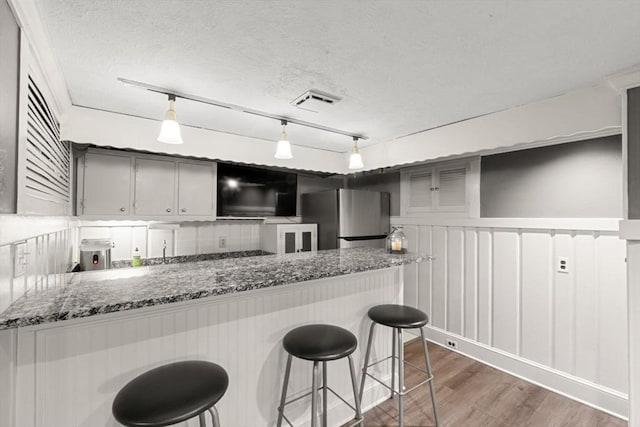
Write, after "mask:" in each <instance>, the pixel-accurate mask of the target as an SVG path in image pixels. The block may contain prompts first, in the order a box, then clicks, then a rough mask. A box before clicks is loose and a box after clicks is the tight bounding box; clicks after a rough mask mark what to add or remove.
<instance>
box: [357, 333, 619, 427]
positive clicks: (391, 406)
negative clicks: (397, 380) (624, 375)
mask: <svg viewBox="0 0 640 427" xmlns="http://www.w3.org/2000/svg"><path fill="white" fill-rule="evenodd" d="M405 357H406V358H407V360H408V361H410V362H412V363H414V364H416V365H418V366H423V365H424V362H423V360H424V359H423V356H422V350H421V348H420V341H419V340H417V339H416V340H413V341H411V342H410V343H408V344H406V346H405ZM429 357H430V359H431V366H432V368H433V371H434V376H435V386H436V400H437V403H438V412H439V415H440V424H441V425H442V426H463V427H476V426H477V427H479V426H486V427H516V426H527V427H534V426H536V427H537V426H539V427H550V426H580V427H590V426H613V427H623V426H624V427H626V426H627V422H626V421H623V420H620V419H619V418H615V417H612V416H610V415H608V414H605V413H604V412H600V411H597V410H595V409H593V408H591V407H589V406H586V405H583V404H581V403H578V402H576V401H574V400H571V399H568V398H566V397H563V396H560V395H559V394H556V393H553V392H551V391H548V390H546V389H543V388H541V387H538V386H536V385H533V384H530V383H528V382H526V381H523V380H521V379H518V378H516V377H513V376H511V375H509V374H506V373H504V372H502V371H499V370H497V369H494V368H491V367H489V366H487V365H483V364H482V363H479V362H476V361H475V360H472V359H469V358H467V357H464V356H461V355H460V354H458V353H455V352H453V351H449V350H447V349H445V348H443V347H440V346H437V345H433V344H429ZM405 371H406V372H405V377H406V380H405V381H406V383H407V384H406V387H407V388H409V387H411V386H412V385H413V384H417V383H418V382H419V381H420V380H421V378H424V377H421V376H420V377H419V375H422V374H419V375H418V373H416V371H414V370H413V369H411V368H406V369H405ZM405 402H407V403H406V406H405V411H404V416H405V418H404V419H405V426H407V427H408V426H433V425H435V423H434V420H433V413H432V406H431V400H430V397H429V387H428V386H427V385H424V386H422V387H419V388H418V389H416V390H414V391H413V392H411V393H410V394H409V395H407V397H405ZM396 404H397V398H396V399H394V400H387V401H385V402H383V403H382V404H380V405H378V406H376V407H375V408H373V409H371V410H369V411H368V412H366V413H365V421H366V426H367V427H370V426H393V425H397V422H398V419H397V409H396Z"/></svg>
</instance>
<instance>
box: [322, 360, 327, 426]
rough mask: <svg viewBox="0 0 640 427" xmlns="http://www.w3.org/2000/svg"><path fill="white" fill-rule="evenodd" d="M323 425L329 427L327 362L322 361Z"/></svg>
mask: <svg viewBox="0 0 640 427" xmlns="http://www.w3.org/2000/svg"><path fill="white" fill-rule="evenodd" d="M322 427H327V362H322Z"/></svg>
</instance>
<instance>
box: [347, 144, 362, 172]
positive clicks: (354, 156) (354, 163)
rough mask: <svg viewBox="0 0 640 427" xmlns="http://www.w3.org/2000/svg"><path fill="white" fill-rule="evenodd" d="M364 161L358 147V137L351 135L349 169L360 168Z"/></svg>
mask: <svg viewBox="0 0 640 427" xmlns="http://www.w3.org/2000/svg"><path fill="white" fill-rule="evenodd" d="M362 168H364V163H362V155H360V150H359V149H358V137H355V136H354V137H353V151H352V152H351V156H350V157H349V169H362Z"/></svg>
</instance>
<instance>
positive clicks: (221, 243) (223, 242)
mask: <svg viewBox="0 0 640 427" xmlns="http://www.w3.org/2000/svg"><path fill="white" fill-rule="evenodd" d="M218 247H219V248H220V249H225V248H226V247H227V238H226V237H218Z"/></svg>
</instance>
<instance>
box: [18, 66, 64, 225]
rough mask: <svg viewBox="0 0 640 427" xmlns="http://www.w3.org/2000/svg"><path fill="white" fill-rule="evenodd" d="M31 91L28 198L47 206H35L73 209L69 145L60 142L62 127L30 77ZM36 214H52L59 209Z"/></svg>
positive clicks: (26, 174)
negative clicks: (71, 203)
mask: <svg viewBox="0 0 640 427" xmlns="http://www.w3.org/2000/svg"><path fill="white" fill-rule="evenodd" d="M28 88H29V93H28V100H27V109H28V111H27V144H26V152H25V166H26V171H25V187H26V188H25V194H26V195H27V196H28V197H31V198H34V199H38V200H40V201H41V202H44V203H37V204H33V205H34V206H36V205H37V206H46V205H50V204H54V205H59V206H60V207H61V208H64V209H66V208H67V207H68V206H69V205H70V176H69V175H70V165H69V162H70V160H69V157H70V156H69V145H68V144H67V143H66V142H62V141H60V124H59V123H58V120H57V118H56V117H55V115H54V113H53V112H52V110H51V108H50V107H49V104H48V103H47V101H46V99H45V97H44V96H43V94H42V92H41V91H40V89H38V86H37V85H36V83H35V82H34V80H33V78H32V76H31V75H30V76H29V85H28ZM29 210H30V211H33V210H34V209H29ZM35 210H37V211H39V212H38V213H53V212H54V211H56V210H57V209H55V208H54V209H49V208H45V209H43V208H42V207H40V208H38V209H35ZM58 210H59V209H58Z"/></svg>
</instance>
